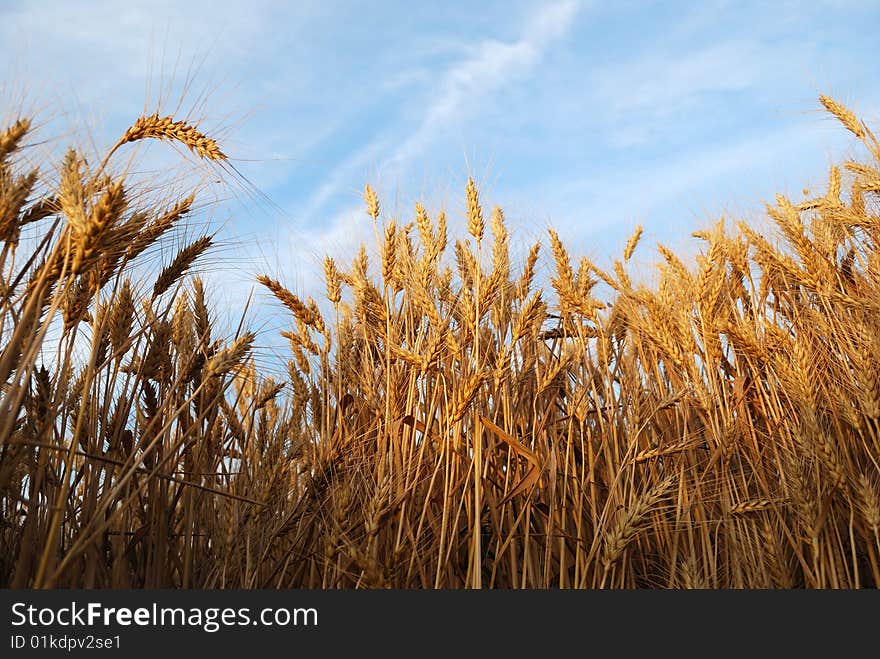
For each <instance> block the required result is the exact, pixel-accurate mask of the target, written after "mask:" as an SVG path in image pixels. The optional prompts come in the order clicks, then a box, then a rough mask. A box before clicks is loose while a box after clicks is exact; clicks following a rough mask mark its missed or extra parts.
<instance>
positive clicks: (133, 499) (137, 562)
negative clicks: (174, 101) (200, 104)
mask: <svg viewBox="0 0 880 659" xmlns="http://www.w3.org/2000/svg"><path fill="white" fill-rule="evenodd" d="M30 135H31V125H30V122H29V121H28V120H26V119H21V120H18V121H16V122H15V123H13V124H12V125H11V126H10V127H8V128H7V129H6V130H5V131H3V132H0V241H2V251H0V337H2V344H0V386H2V389H0V515H2V517H0V524H2V526H0V583H2V584H3V585H6V586H12V587H53V586H54V587H89V588H91V587H173V586H177V587H188V586H200V585H201V586H205V585H215V584H219V585H223V584H224V578H225V577H224V575H223V565H222V564H221V563H222V561H223V560H226V558H228V559H229V560H237V558H238V557H239V556H243V555H244V554H243V553H242V552H241V551H240V549H241V548H242V547H244V546H245V545H246V544H247V542H248V539H247V537H246V535H247V521H248V520H249V519H254V518H259V517H260V516H261V515H264V514H266V513H267V511H272V510H274V508H273V507H272V506H271V505H267V504H265V503H264V502H267V501H268V502H271V501H276V502H280V501H282V500H286V496H281V495H282V494H284V495H286V492H284V491H283V489H284V488H285V487H286V486H287V485H288V483H287V482H286V481H285V479H284V478H282V474H283V473H284V471H285V469H286V467H285V466H284V465H285V464H286V463H285V461H284V460H282V459H281V457H282V456H281V455H280V453H279V452H280V451H282V450H287V449H286V448H282V447H284V446H285V438H286V437H287V435H286V433H284V432H283V430H282V428H281V427H280V425H279V426H277V427H276V425H275V424H276V422H277V423H280V419H281V415H279V414H277V413H276V411H275V407H274V405H273V403H272V401H271V396H264V394H266V390H265V389H260V390H259V392H255V393H254V394H253V395H252V394H251V390H252V389H253V387H254V386H256V383H257V379H256V376H255V375H254V373H253V363H252V361H249V359H250V358H249V352H250V350H251V347H252V343H253V335H252V334H249V333H239V334H238V335H237V336H235V337H233V338H232V339H231V340H229V341H225V340H223V339H222V338H221V337H218V336H215V334H216V333H217V328H216V324H215V323H214V322H213V319H212V314H211V313H210V311H209V309H208V306H207V302H206V294H205V290H204V287H203V285H202V283H201V281H200V279H198V278H195V279H194V280H192V281H190V282H187V281H186V277H185V275H186V273H187V272H188V270H190V268H191V267H193V266H194V264H195V262H196V260H197V259H198V258H199V257H200V256H202V255H203V254H204V253H205V252H206V250H208V249H209V247H210V246H211V241H212V238H211V236H202V237H200V238H198V239H196V240H194V241H192V242H190V243H189V244H185V243H184V244H183V246H182V247H181V248H179V249H177V250H176V251H175V252H173V254H174V256H173V257H172V258H170V260H167V262H166V263H165V267H163V268H161V271H160V272H159V273H158V276H157V277H155V278H151V279H150V280H149V281H145V280H144V273H145V272H146V273H149V271H150V269H149V268H145V267H139V266H140V265H141V264H143V263H144V261H145V259H146V260H147V261H149V260H151V259H152V260H155V259H156V258H157V250H158V248H159V247H163V248H164V250H163V251H167V249H168V246H169V244H172V245H173V244H174V243H177V244H178V245H180V244H181V243H180V238H181V236H182V233H183V232H182V231H181V229H182V227H183V226H184V225H185V224H186V222H187V217H188V216H189V215H190V214H191V213H192V212H193V211H194V210H196V209H195V208H194V205H195V200H196V195H195V193H193V194H190V195H187V196H184V197H182V198H169V197H170V195H169V194H163V193H162V191H161V190H159V194H156V190H151V189H149V185H148V184H143V183H138V182H137V181H135V182H131V181H130V177H128V176H127V175H126V174H125V173H123V174H120V175H114V174H111V173H110V170H109V165H110V163H111V156H112V155H113V153H114V152H116V151H117V150H118V149H119V148H120V147H122V146H123V145H125V144H127V143H129V142H134V141H138V140H143V139H164V140H172V141H175V142H176V143H178V144H180V145H182V146H185V147H188V148H189V149H191V150H192V151H193V153H194V154H196V155H197V156H198V157H199V158H200V159H203V160H204V161H206V163H207V164H213V165H215V166H223V164H224V161H225V156H224V154H223V153H222V152H221V151H220V149H219V148H218V146H217V144H216V143H215V142H214V140H212V139H211V138H209V137H207V136H205V135H204V134H202V133H201V132H199V130H198V129H197V128H196V127H195V126H193V125H190V124H188V123H186V122H182V121H174V120H173V119H171V118H168V117H166V118H161V117H159V116H158V115H151V116H145V117H142V118H140V119H139V120H138V121H137V122H136V123H135V124H134V126H132V128H131V129H129V130H128V131H127V132H126V133H125V135H124V136H123V137H122V138H121V139H120V140H119V142H118V143H117V144H116V145H115V146H114V147H113V148H112V149H111V150H110V151H109V152H108V153H107V155H106V157H105V158H104V160H103V162H102V164H101V165H100V166H98V167H97V168H93V167H90V165H89V163H88V162H87V159H86V158H85V157H83V156H82V155H81V154H80V153H78V152H77V151H76V150H73V149H71V150H69V151H68V152H67V154H66V156H64V157H63V159H62V161H61V162H60V163H58V164H57V165H52V164H49V165H48V166H44V167H43V169H44V170H52V169H53V168H55V169H54V171H49V172H47V171H38V170H37V169H36V168H34V167H33V165H32V161H33V157H32V156H30V154H31V152H33V151H34V148H33V146H32V145H30V144H29V142H28V140H29V137H30ZM130 170H131V163H128V165H127V166H126V167H125V171H126V172H127V171H130ZM233 383H234V384H235V386H234V387H232V386H230V385H231V384H233ZM263 385H266V386H269V387H272V388H273V391H274V384H271V383H266V382H263V381H261V383H260V385H259V386H261V387H262V386H263ZM236 392H237V393H236ZM276 393H277V392H276ZM257 394H259V395H260V396H264V398H263V399H261V402H260V404H259V405H254V404H253V403H254V399H255V395H257ZM255 473H259V476H254V474H255ZM276 512H277V511H276ZM279 514H280V513H279ZM209 556H217V557H220V558H219V562H217V561H214V562H211V561H208V560H206V557H209ZM240 584H241V582H240V581H237V582H235V585H240Z"/></svg>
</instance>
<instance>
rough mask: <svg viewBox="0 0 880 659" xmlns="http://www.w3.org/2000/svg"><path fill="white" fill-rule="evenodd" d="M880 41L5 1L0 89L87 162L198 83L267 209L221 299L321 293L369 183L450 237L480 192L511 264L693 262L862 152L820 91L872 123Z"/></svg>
mask: <svg viewBox="0 0 880 659" xmlns="http://www.w3.org/2000/svg"><path fill="white" fill-rule="evenodd" d="M878 26H880V3H878V2H865V1H862V2H846V1H834V2H832V1H827V2H810V3H797V2H773V3H765V2H712V1H709V2H695V3H683V2H681V3H679V2H665V3H660V2H616V3H604V2H593V3H591V2H578V1H576V0H559V1H556V0H552V1H547V2H515V1H514V2H494V1H485V2H482V3H464V2H447V3H411V2H378V1H376V2H345V3H337V2H327V1H321V2H308V1H304V2H277V1H276V2H273V1H269V0H256V1H251V2H228V1H224V0H215V1H212V2H207V1H204V0H195V1H190V2H187V3H181V2H170V1H161V2H136V1H129V2H125V3H118V2H67V1H64V0H40V1H39V2H36V1H35V2H15V1H13V2H9V0H5V1H4V2H3V3H2V4H0V39H2V41H3V43H4V44H6V47H5V48H4V49H3V51H4V57H5V58H6V65H7V66H6V70H7V72H11V73H7V74H6V75H7V77H9V75H11V76H12V77H13V78H15V77H18V78H21V79H27V80H30V81H32V82H31V83H29V84H28V94H29V96H30V97H32V98H34V99H37V101H38V103H37V106H38V107H43V108H48V109H49V110H50V111H51V114H52V115H53V117H54V119H53V120H59V118H65V119H69V118H70V117H71V116H73V117H74V118H76V117H80V116H86V117H89V118H90V120H91V121H92V125H93V136H94V137H95V139H96V141H98V142H104V143H111V142H112V141H113V140H114V139H115V137H116V136H117V135H118V134H119V133H120V132H121V131H122V130H124V128H125V127H126V126H127V125H128V124H129V123H130V122H131V120H132V118H134V117H136V116H137V115H138V114H139V113H140V112H141V110H142V109H143V107H144V103H145V100H146V101H147V102H148V103H149V104H150V105H151V106H152V105H154V104H155V101H156V100H157V98H158V97H159V96H160V94H159V90H160V89H165V90H166V93H165V97H166V98H168V99H170V100H171V101H174V102H176V100H177V96H176V95H175V94H178V95H179V89H180V86H181V85H182V84H183V83H184V82H185V80H186V77H187V74H188V73H194V74H195V75H194V82H193V84H192V86H191V91H190V97H192V98H196V97H199V95H202V94H204V95H206V96H207V97H206V99H205V104H204V114H205V116H206V123H205V125H206V126H208V127H215V128H216V129H217V130H218V131H219V132H220V134H221V136H222V138H223V144H224V147H225V150H226V151H227V152H228V153H229V154H230V155H231V156H232V157H234V158H237V159H238V161H237V162H236V167H237V168H238V169H239V171H241V173H242V174H243V175H244V176H245V177H246V178H247V179H248V180H249V181H250V182H251V183H253V185H254V186H256V188H257V189H259V190H260V192H262V193H264V194H265V195H266V196H267V197H268V198H269V199H271V202H272V204H268V203H265V202H264V201H263V200H261V199H260V198H257V197H256V196H253V195H248V194H244V193H240V194H238V195H237V196H236V198H235V199H234V200H232V201H231V202H230V203H228V204H226V205H225V206H224V207H223V208H221V209H218V211H217V215H218V217H219V218H220V219H221V220H227V222H226V224H225V225H224V229H223V233H222V234H221V239H223V240H225V241H227V242H228V243H229V244H230V245H232V246H230V247H228V248H227V252H226V254H228V255H229V260H228V262H225V261H224V260H223V258H226V257H223V258H221V259H219V260H218V261H217V262H215V263H214V265H213V276H215V277H218V278H221V279H222V280H224V281H225V283H226V284H227V287H226V289H225V290H227V291H229V295H230V296H231V297H230V300H232V299H233V298H235V297H236V296H239V297H240V295H241V294H242V291H244V290H246V289H247V288H249V287H250V286H251V283H252V278H251V275H252V273H253V272H254V271H265V270H269V271H270V272H271V273H272V274H276V275H279V276H280V278H281V279H282V280H284V281H285V282H286V283H288V284H289V285H290V286H291V287H292V288H294V289H296V290H298V292H300V293H320V289H317V287H318V286H319V283H318V281H319V280H318V279H317V277H316V276H317V275H318V273H319V262H320V258H321V257H322V256H323V254H324V252H325V251H329V252H330V253H331V254H334V255H337V256H339V257H340V260H344V259H343V258H342V257H345V256H348V255H351V254H352V253H353V252H354V247H355V245H356V243H357V242H358V241H359V240H361V239H366V240H369V239H370V237H371V230H370V224H369V221H368V220H367V218H366V217H365V215H364V213H363V210H362V207H363V205H362V202H361V196H360V195H361V191H362V189H363V185H364V183H367V182H369V183H371V184H373V185H374V187H376V188H377V189H378V190H379V192H380V196H381V199H382V202H383V208H384V209H385V210H387V211H388V212H389V213H393V214H394V215H396V216H397V217H399V218H402V219H407V218H409V216H410V215H411V209H412V205H413V203H414V201H415V200H417V199H421V200H424V201H425V202H426V205H427V206H428V207H429V210H436V209H438V208H440V207H445V208H446V209H447V210H448V211H449V213H450V218H451V221H452V222H453V223H455V222H457V221H460V214H461V211H462V208H463V205H464V199H463V188H464V182H465V180H466V178H467V176H468V175H469V174H470V175H472V176H474V178H475V179H476V180H477V181H478V182H479V183H480V184H481V189H482V192H483V197H484V200H485V203H486V205H487V206H489V205H494V204H500V205H501V206H502V207H503V208H504V209H505V212H506V215H507V217H508V219H509V220H510V222H511V224H512V225H513V227H514V230H515V237H516V238H518V239H519V240H520V242H521V244H522V246H523V249H524V248H525V245H526V243H528V242H531V241H534V240H536V239H539V238H542V237H543V236H545V235H546V228H547V227H549V226H554V227H556V228H557V229H558V230H559V232H560V234H561V235H562V236H563V237H564V238H565V239H566V240H567V242H568V243H569V244H570V246H571V250H572V252H573V253H574V254H575V255H577V254H578V253H585V254H588V255H589V256H590V257H592V258H594V259H596V260H597V261H598V262H599V263H608V262H609V260H610V259H611V258H612V257H613V256H615V255H617V254H619V252H620V250H621V248H622V245H623V243H624V242H625V240H626V237H627V236H628V235H629V233H630V232H631V231H632V229H633V228H634V227H635V225H636V224H638V223H641V224H643V225H644V226H645V229H646V233H645V238H643V240H644V241H645V242H646V243H648V245H647V246H648V247H649V249H647V250H644V251H642V252H641V255H642V256H641V258H643V259H647V260H650V259H651V258H653V256H652V252H651V249H650V243H656V242H657V241H663V242H667V243H669V244H671V245H673V246H675V247H680V248H687V245H692V244H694V241H692V239H690V238H688V236H689V234H690V232H691V231H692V230H694V229H696V228H699V227H701V226H703V225H705V224H706V223H707V222H709V221H712V220H714V219H715V218H717V217H718V216H720V215H722V214H724V215H727V216H730V217H733V218H736V217H742V216H748V215H750V214H754V213H756V212H758V211H759V210H760V209H761V207H762V203H763V201H764V200H767V199H772V195H773V194H774V193H775V192H777V191H783V192H789V193H791V194H797V193H800V191H801V189H802V188H803V187H806V186H808V185H817V184H821V182H822V179H823V178H824V176H825V174H826V172H827V167H828V165H829V164H830V163H831V162H834V161H838V160H840V159H841V158H843V157H845V156H847V155H848V154H851V153H852V152H853V151H854V149H855V145H854V144H853V142H852V140H851V139H850V136H849V135H848V134H847V133H845V132H844V131H842V130H841V129H840V128H839V127H838V126H837V125H836V124H835V123H833V122H832V121H830V120H829V119H828V118H827V117H825V116H824V115H823V114H822V113H820V112H819V111H818V109H817V108H818V103H817V96H818V94H819V93H828V94H831V95H833V96H835V98H837V99H838V100H841V101H842V102H844V103H845V104H847V105H849V106H851V107H852V109H854V110H856V111H857V112H858V113H859V114H860V116H862V117H863V118H865V119H867V120H868V121H875V122H878V123H880V121H878V120H880V70H878V69H877V67H876V58H877V52H878V50H877V27H878ZM13 53H14V55H13ZM0 61H2V60H0ZM172 105H174V103H172ZM151 109H152V107H151ZM171 109H173V107H172V108H171ZM459 226H460V225H459ZM642 249H644V247H643V248H642ZM226 265H228V266H229V267H225V266H226ZM316 289H317V290H316Z"/></svg>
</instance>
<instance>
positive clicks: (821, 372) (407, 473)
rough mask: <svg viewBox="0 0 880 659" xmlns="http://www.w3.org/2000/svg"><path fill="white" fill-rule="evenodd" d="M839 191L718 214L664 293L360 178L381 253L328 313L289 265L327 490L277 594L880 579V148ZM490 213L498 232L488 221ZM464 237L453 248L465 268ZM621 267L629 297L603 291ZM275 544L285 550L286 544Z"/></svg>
mask: <svg viewBox="0 0 880 659" xmlns="http://www.w3.org/2000/svg"><path fill="white" fill-rule="evenodd" d="M822 103H823V104H824V105H825V107H826V108H827V110H829V111H830V112H831V113H832V114H833V115H834V116H836V117H837V119H839V120H840V121H841V122H842V123H843V124H844V126H846V128H848V129H849V130H850V131H852V133H854V134H855V135H856V136H857V137H858V138H859V139H860V140H861V141H862V142H863V144H864V146H866V147H867V150H868V152H869V153H870V157H869V160H872V162H869V163H855V162H847V163H845V171H846V174H845V176H846V179H847V181H848V182H849V190H848V192H847V193H842V190H841V186H842V183H841V181H842V179H843V178H844V176H843V175H842V173H841V170H840V169H838V168H836V167H835V168H833V169H832V170H831V176H830V183H829V186H828V191H827V193H826V194H825V195H824V196H822V197H819V198H816V199H811V200H809V201H806V202H805V203H801V204H799V205H794V204H793V203H792V202H790V201H788V200H786V199H784V198H782V197H780V198H779V199H778V200H777V203H776V204H775V205H773V206H771V207H769V208H768V210H767V213H768V216H769V218H770V219H771V220H772V222H773V224H774V226H775V227H776V228H778V232H776V233H777V235H775V236H773V237H770V238H767V237H764V236H762V235H760V234H759V233H758V232H756V231H755V230H753V229H751V228H749V227H748V226H740V227H739V228H738V230H736V231H734V232H732V233H731V232H728V231H725V229H724V226H723V224H721V223H719V224H718V226H716V227H715V229H714V230H712V231H710V232H706V233H700V234H699V236H698V237H700V238H702V239H704V240H705V241H706V245H707V246H706V249H705V250H704V252H703V253H702V254H701V255H700V256H699V257H698V258H697V259H696V261H697V262H696V264H695V265H694V267H688V266H687V265H685V264H684V263H683V262H682V261H681V260H680V259H679V258H677V257H676V256H675V255H674V254H673V253H672V252H671V251H670V250H668V249H666V248H665V247H663V246H661V247H660V253H661V255H662V257H663V260H662V262H661V264H660V266H659V272H658V277H659V283H658V284H657V285H654V286H647V285H637V284H635V283H633V278H632V277H631V276H630V274H629V270H630V265H629V262H630V258H631V257H632V255H633V251H634V250H635V249H636V244H637V243H638V241H639V238H640V234H641V231H640V230H639V231H637V232H636V234H635V235H634V236H633V237H632V238H631V239H630V241H629V242H628V243H627V245H626V247H625V249H624V254H623V258H622V260H620V261H617V262H615V263H614V267H613V270H612V272H606V271H604V270H602V269H600V268H598V267H596V265H594V264H593V263H591V262H590V261H589V260H587V259H580V261H579V263H577V264H576V265H573V264H572V262H571V259H570V257H569V255H568V253H567V251H566V248H565V246H564V245H563V244H562V242H561V241H560V239H559V238H558V236H557V235H556V234H555V233H554V232H552V231H551V232H550V240H549V252H550V256H551V257H552V262H553V263H554V264H555V268H554V270H555V272H554V274H553V275H552V277H551V278H550V281H549V282H548V284H549V286H548V288H547V290H546V291H544V290H540V289H537V285H538V284H539V283H540V282H537V281H536V276H535V273H536V267H537V266H538V259H539V246H538V245H535V246H534V248H533V249H532V250H531V251H530V253H529V255H528V257H527V258H526V259H525V263H524V264H522V266H521V267H518V268H516V269H513V268H512V264H511V259H510V254H509V249H508V244H509V238H508V234H507V230H506V228H505V220H504V215H503V213H502V211H501V210H500V209H497V208H496V209H495V210H494V211H492V212H491V213H485V212H484V209H483V208H482V206H481V204H480V200H479V197H478V192H477V189H476V188H475V186H474V184H473V182H469V183H468V186H467V190H466V213H465V218H464V220H465V222H464V223H465V225H466V227H467V234H468V235H467V237H466V238H464V239H463V240H459V241H456V242H454V244H452V246H451V248H449V245H448V243H449V242H450V241H448V239H447V220H446V216H445V215H444V214H443V213H440V214H439V215H438V216H436V217H435V218H432V217H430V216H429V215H428V213H427V212H426V211H425V209H424V207H422V206H421V205H417V206H416V208H415V212H414V218H413V220H412V221H411V222H409V223H407V224H403V223H402V222H399V221H395V220H393V219H390V218H384V219H383V215H382V213H381V211H380V204H379V200H378V198H377V195H376V193H375V192H374V191H373V190H372V189H371V188H370V187H369V186H368V187H367V188H366V191H365V201H366V206H367V214H368V215H369V217H370V218H371V220H372V221H373V222H374V223H375V227H376V235H377V237H378V249H377V250H376V254H375V258H374V260H375V263H370V262H369V259H368V255H367V251H366V250H364V249H362V250H361V251H360V253H359V254H358V256H357V257H356V258H355V259H354V262H353V263H352V264H351V266H350V267H347V268H340V267H339V266H338V265H337V263H336V262H334V261H333V260H332V259H330V258H327V260H326V261H325V274H326V284H327V292H326V296H327V299H328V301H329V303H330V308H332V311H330V313H329V314H328V315H329V316H330V318H325V317H322V314H321V312H320V310H319V306H318V305H317V304H316V303H315V301H314V300H312V299H306V300H302V299H300V298H298V297H297V296H296V295H294V294H293V293H291V292H290V291H288V290H286V289H285V288H283V287H282V286H281V285H280V284H279V283H278V282H277V281H275V280H273V279H271V278H268V277H263V278H261V282H262V283H263V284H264V285H265V286H267V287H268V288H269V290H270V291H271V292H272V293H273V294H274V296H275V297H276V298H277V299H278V300H279V301H280V302H281V303H282V304H283V305H284V306H286V307H287V308H288V309H289V310H290V312H291V314H292V317H293V320H294V322H293V329H292V330H291V331H290V332H286V333H285V336H286V337H287V338H288V339H289V340H290V344H291V348H292V352H293V355H294V357H295V359H294V360H292V362H291V363H290V378H291V382H292V389H293V391H294V392H295V394H294V400H295V401H296V403H295V405H294V414H295V415H296V419H295V420H294V424H295V426H296V427H297V428H298V431H299V432H301V433H303V434H304V436H305V437H306V441H304V442H303V444H304V445H306V446H308V447H309V449H308V450H309V455H310V457H309V459H308V465H309V466H308V478H309V484H308V486H307V488H306V490H305V492H304V495H303V497H302V499H300V500H299V501H298V502H297V508H296V510H295V511H294V513H293V514H292V516H291V517H290V518H289V519H285V520H284V523H283V525H279V527H278V533H280V534H283V535H285V536H286V540H285V541H284V542H282V543H281V544H280V545H279V547H277V548H276V549H275V550H272V551H270V553H269V554H268V555H267V556H268V557H269V558H270V561H269V562H268V564H267V565H266V566H265V573H264V574H265V581H264V583H265V584H266V585H275V586H308V587H323V588H334V587H396V588H436V587H439V588H458V587H501V588H522V587H539V588H547V587H562V588H569V587H573V588H583V587H606V588H632V587H679V588H683V587H707V588H732V587H736V588H742V587H746V588H762V587H783V588H791V587H810V588H814V587H816V588H822V587H852V588H854V587H862V586H875V587H876V586H878V585H880V544H878V541H880V535H878V530H880V508H878V498H880V462H878V460H880V439H878V437H880V436H878V425H877V424H878V417H880V380H878V377H880V368H878V361H877V360H878V358H880V338H878V336H877V334H878V332H877V330H878V327H880V288H878V285H880V217H878V214H877V213H878V205H877V200H878V193H880V172H878V169H877V164H878V162H880V145H878V142H877V140H876V139H875V138H874V136H873V135H872V134H871V133H870V131H869V130H868V128H867V127H866V126H865V125H864V124H863V123H861V122H859V121H858V120H857V119H856V118H855V117H854V116H853V115H852V114H851V113H850V112H849V111H848V110H846V109H845V108H843V107H842V106H840V105H838V104H837V103H835V102H834V101H832V100H830V99H828V98H824V97H823V98H822ZM486 225H488V226H486ZM447 252H449V255H448V258H447ZM600 282H601V283H602V284H604V285H605V287H606V288H607V290H610V291H611V294H610V295H608V296H606V297H609V298H610V299H608V300H604V301H602V300H600V299H597V295H598V291H600V290H601V287H599V288H597V284H599V283H600ZM273 551H274V552H277V555H276V554H273Z"/></svg>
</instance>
